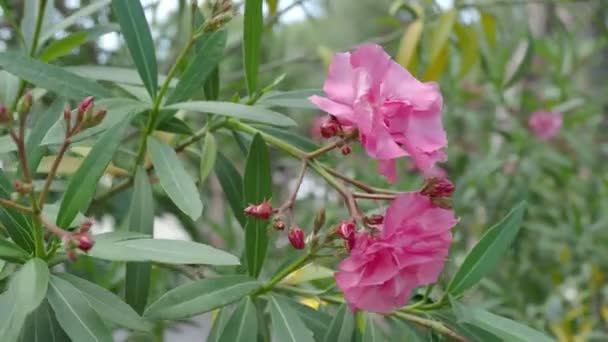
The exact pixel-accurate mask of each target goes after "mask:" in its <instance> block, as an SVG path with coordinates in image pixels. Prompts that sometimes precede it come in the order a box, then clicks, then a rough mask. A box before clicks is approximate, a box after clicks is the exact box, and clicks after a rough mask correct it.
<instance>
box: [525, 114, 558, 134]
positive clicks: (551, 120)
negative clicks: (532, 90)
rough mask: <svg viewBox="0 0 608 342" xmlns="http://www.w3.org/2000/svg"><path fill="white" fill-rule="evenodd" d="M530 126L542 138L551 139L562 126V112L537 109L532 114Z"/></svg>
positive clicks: (529, 121)
mask: <svg viewBox="0 0 608 342" xmlns="http://www.w3.org/2000/svg"><path fill="white" fill-rule="evenodd" d="M528 126H530V129H531V130H532V132H533V133H534V135H536V137H537V138H538V139H540V140H549V139H551V138H553V137H554V136H556V135H557V133H559V130H560V128H561V127H562V114H561V113H558V112H547V111H542V110H539V111H536V112H534V113H532V116H530V120H528Z"/></svg>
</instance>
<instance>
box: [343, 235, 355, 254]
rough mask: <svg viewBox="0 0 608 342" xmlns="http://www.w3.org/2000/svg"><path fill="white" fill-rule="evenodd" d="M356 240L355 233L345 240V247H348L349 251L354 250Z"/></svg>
mask: <svg viewBox="0 0 608 342" xmlns="http://www.w3.org/2000/svg"><path fill="white" fill-rule="evenodd" d="M355 241H356V239H355V234H353V235H351V236H350V237H349V238H348V239H345V240H344V248H346V250H347V251H352V249H353V248H355Z"/></svg>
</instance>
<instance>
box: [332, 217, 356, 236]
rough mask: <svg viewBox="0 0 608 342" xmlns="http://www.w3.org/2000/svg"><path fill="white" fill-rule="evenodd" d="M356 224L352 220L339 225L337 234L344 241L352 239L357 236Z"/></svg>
mask: <svg viewBox="0 0 608 342" xmlns="http://www.w3.org/2000/svg"><path fill="white" fill-rule="evenodd" d="M355 228H356V227H355V223H354V222H353V221H351V220H347V221H342V222H341V223H340V224H339V225H338V229H337V233H338V235H340V237H342V238H343V239H344V240H348V239H350V238H351V237H352V236H353V235H354V234H355Z"/></svg>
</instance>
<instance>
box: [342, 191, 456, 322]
mask: <svg viewBox="0 0 608 342" xmlns="http://www.w3.org/2000/svg"><path fill="white" fill-rule="evenodd" d="M457 222H458V220H457V219H456V217H455V216H454V212H453V211H452V210H451V209H443V208H439V207H437V206H435V205H434V204H433V202H432V201H431V199H430V198H429V197H427V196H424V195H422V194H419V193H405V194H403V195H401V196H399V197H398V198H397V199H395V200H394V201H393V203H392V204H391V206H390V207H389V208H388V210H387V211H386V216H385V218H384V224H383V226H382V227H381V230H380V233H379V234H378V236H372V235H370V234H369V233H357V234H356V238H355V243H354V247H353V248H352V250H351V253H350V256H349V257H348V258H346V259H345V260H344V261H342V263H340V266H339V268H340V271H339V272H338V273H336V284H337V285H338V287H339V288H340V289H341V290H342V291H343V292H344V297H345V299H346V300H347V301H348V303H349V304H350V306H351V308H352V309H353V310H357V309H361V310H366V311H374V312H381V313H388V312H391V311H392V310H394V309H396V308H399V307H401V306H403V305H404V304H405V303H406V301H407V299H408V298H409V296H410V293H411V292H412V290H413V289H414V288H416V287H418V286H420V285H426V284H430V283H433V282H435V281H437V278H438V276H439V273H440V272H441V270H442V269H443V265H444V263H445V259H446V257H447V255H448V250H449V247H450V244H451V242H452V234H451V233H450V229H451V228H452V227H454V225H456V223H457Z"/></svg>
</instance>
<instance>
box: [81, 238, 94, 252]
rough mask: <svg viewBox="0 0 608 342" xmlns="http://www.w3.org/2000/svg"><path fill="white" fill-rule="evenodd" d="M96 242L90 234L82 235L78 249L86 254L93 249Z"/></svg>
mask: <svg viewBox="0 0 608 342" xmlns="http://www.w3.org/2000/svg"><path fill="white" fill-rule="evenodd" d="M94 244H95V241H93V239H92V238H91V236H90V235H89V234H82V235H79V236H78V248H80V250H82V251H84V252H88V251H89V250H91V248H93V245H94Z"/></svg>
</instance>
